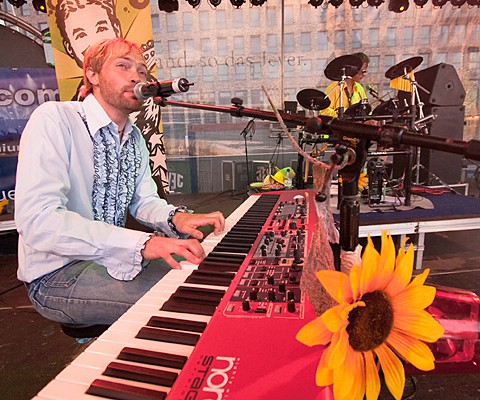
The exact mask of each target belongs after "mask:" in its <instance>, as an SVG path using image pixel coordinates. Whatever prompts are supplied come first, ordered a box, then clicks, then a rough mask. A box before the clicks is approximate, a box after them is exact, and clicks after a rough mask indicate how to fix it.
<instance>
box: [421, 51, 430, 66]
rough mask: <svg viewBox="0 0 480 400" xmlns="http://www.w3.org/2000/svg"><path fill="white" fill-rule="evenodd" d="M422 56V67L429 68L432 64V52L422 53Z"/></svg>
mask: <svg viewBox="0 0 480 400" xmlns="http://www.w3.org/2000/svg"><path fill="white" fill-rule="evenodd" d="M419 56H420V57H423V61H422V68H427V67H429V66H430V54H429V53H420V54H419Z"/></svg>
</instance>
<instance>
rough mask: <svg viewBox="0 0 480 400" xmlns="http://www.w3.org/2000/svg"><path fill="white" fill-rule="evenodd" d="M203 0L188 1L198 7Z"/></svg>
mask: <svg viewBox="0 0 480 400" xmlns="http://www.w3.org/2000/svg"><path fill="white" fill-rule="evenodd" d="M201 2H202V0H187V3H188V4H190V5H191V6H192V7H193V8H196V7H198V6H199V5H200V3H201Z"/></svg>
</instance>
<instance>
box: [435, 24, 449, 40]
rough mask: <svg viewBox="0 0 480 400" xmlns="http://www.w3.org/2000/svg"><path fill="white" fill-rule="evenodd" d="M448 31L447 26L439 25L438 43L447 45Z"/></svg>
mask: <svg viewBox="0 0 480 400" xmlns="http://www.w3.org/2000/svg"><path fill="white" fill-rule="evenodd" d="M448 30H449V26H448V25H441V26H440V37H439V38H438V39H439V40H440V43H448V40H449V39H448Z"/></svg>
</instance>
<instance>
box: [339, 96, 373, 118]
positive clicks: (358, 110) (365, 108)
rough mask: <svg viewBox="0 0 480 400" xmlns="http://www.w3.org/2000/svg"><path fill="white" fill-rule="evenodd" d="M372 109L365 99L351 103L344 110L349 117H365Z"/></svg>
mask: <svg viewBox="0 0 480 400" xmlns="http://www.w3.org/2000/svg"><path fill="white" fill-rule="evenodd" d="M371 111H372V106H371V105H370V104H368V102H367V101H363V100H362V101H361V102H360V103H357V104H353V105H351V106H350V107H348V108H347V109H346V110H345V115H347V116H349V117H365V116H367V115H369V114H370V112H371Z"/></svg>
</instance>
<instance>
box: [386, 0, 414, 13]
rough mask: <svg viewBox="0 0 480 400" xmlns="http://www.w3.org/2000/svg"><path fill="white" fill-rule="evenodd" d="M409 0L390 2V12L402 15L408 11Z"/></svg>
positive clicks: (393, 0)
mask: <svg viewBox="0 0 480 400" xmlns="http://www.w3.org/2000/svg"><path fill="white" fill-rule="evenodd" d="M408 6H409V3H408V0H390V2H389V3H388V11H393V12H394V13H397V14H400V13H402V12H404V11H407V10H408Z"/></svg>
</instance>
